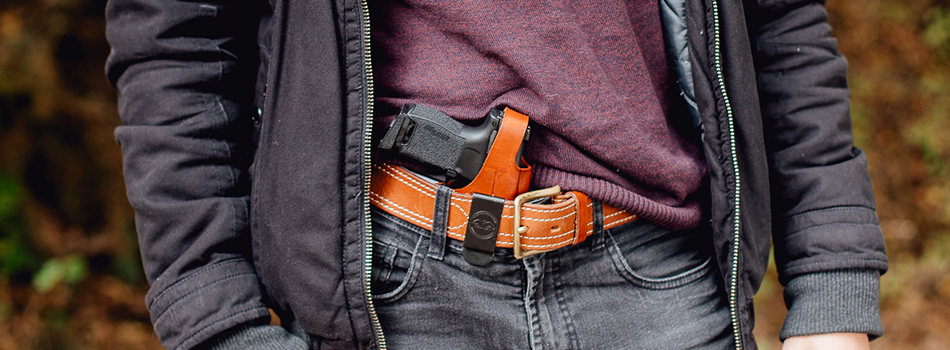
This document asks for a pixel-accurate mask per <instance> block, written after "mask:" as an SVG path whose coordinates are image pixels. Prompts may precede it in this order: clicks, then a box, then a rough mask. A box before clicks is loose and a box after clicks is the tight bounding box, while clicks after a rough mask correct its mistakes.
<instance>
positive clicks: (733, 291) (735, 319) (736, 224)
mask: <svg viewBox="0 0 950 350" xmlns="http://www.w3.org/2000/svg"><path fill="white" fill-rule="evenodd" d="M712 14H713V44H714V59H715V65H716V79H718V81H719V89H720V90H719V91H720V92H721V95H722V100H723V103H724V104H725V106H726V120H727V121H728V124H729V149H730V152H731V157H732V171H733V174H735V181H736V185H735V186H736V187H735V192H734V194H733V195H734V198H733V202H735V208H733V210H734V211H735V214H734V216H733V218H734V219H733V228H732V230H733V238H732V239H733V241H732V266H731V267H730V268H731V269H732V273H731V276H730V277H729V316H730V319H731V321H732V334H733V339H734V341H735V345H736V350H742V333H741V332H740V329H739V312H738V310H737V308H738V307H737V297H738V286H739V276H738V272H739V228H740V227H741V226H740V221H739V213H740V211H739V209H740V207H739V193H740V186H739V185H740V181H739V180H740V177H739V160H738V158H736V155H737V152H736V129H735V123H734V119H733V116H732V103H730V102H729V94H728V93H727V92H726V79H725V75H724V74H723V68H722V51H721V49H720V31H719V2H718V0H712Z"/></svg>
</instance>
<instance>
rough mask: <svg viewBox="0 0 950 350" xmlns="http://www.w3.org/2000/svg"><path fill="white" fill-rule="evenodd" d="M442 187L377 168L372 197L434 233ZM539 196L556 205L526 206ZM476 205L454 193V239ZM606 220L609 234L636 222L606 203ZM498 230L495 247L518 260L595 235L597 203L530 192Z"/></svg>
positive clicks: (508, 208)
mask: <svg viewBox="0 0 950 350" xmlns="http://www.w3.org/2000/svg"><path fill="white" fill-rule="evenodd" d="M437 186H438V185H437V184H435V183H432V182H430V181H427V180H425V179H423V178H421V177H420V176H419V175H416V174H414V173H412V172H410V171H408V170H406V169H404V168H402V167H399V166H394V165H389V164H382V165H374V166H373V181H372V183H371V186H370V194H369V195H370V197H369V198H370V201H371V202H372V203H373V205H375V206H376V207H378V208H379V209H381V210H383V211H385V212H387V213H389V214H392V215H394V216H396V217H398V218H400V219H403V220H405V221H407V222H410V223H413V224H415V225H417V226H419V227H422V228H424V229H426V230H430V231H431V230H432V214H433V208H434V207H435V198H436V189H437ZM537 197H551V198H552V202H553V203H552V204H532V203H523V202H524V201H527V200H530V199H531V198H537ZM516 203H518V204H519V205H516ZM471 204H472V195H471V194H465V193H457V192H453V193H452V194H451V200H450V201H449V207H450V210H449V215H448V227H447V230H446V231H447V232H448V236H449V237H451V238H453V239H457V240H460V241H464V240H465V232H466V226H467V225H468V220H469V211H470V207H471ZM603 216H604V221H603V227H604V229H609V228H612V227H616V226H619V225H621V224H623V223H627V222H630V221H633V220H635V219H636V218H637V217H636V215H633V214H630V213H627V212H625V211H623V210H620V209H617V208H614V207H612V206H609V205H607V204H604V205H603ZM516 227H520V228H521V229H520V230H519V229H516ZM498 231H499V232H498V240H497V241H496V243H495V246H496V247H501V248H513V249H514V250H515V256H516V257H518V258H521V257H523V256H527V255H531V254H536V253H542V252H547V251H551V250H555V249H558V248H561V247H565V246H568V245H574V244H577V243H580V242H583V241H584V239H586V238H587V237H588V236H590V235H591V234H593V232H594V215H593V204H592V202H591V200H590V199H589V198H588V197H587V196H586V195H584V194H582V193H580V192H573V191H572V192H567V193H563V194H562V193H560V188H558V187H557V186H555V187H552V188H549V189H546V190H539V191H532V192H528V193H525V194H522V195H520V196H518V197H517V198H515V200H514V201H511V200H506V201H505V204H504V210H503V211H502V218H501V223H500V224H499V230H498ZM516 242H518V244H517V245H516V244H515V243H516Z"/></svg>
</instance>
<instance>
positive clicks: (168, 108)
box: [107, 0, 887, 349]
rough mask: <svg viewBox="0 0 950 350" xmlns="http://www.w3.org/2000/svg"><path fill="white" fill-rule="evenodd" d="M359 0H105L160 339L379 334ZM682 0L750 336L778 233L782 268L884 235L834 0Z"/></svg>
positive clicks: (365, 344) (367, 338) (727, 275)
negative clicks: (262, 325)
mask: <svg viewBox="0 0 950 350" xmlns="http://www.w3.org/2000/svg"><path fill="white" fill-rule="evenodd" d="M365 6H366V4H365V3H361V2H359V1H355V0H338V1H319V0H311V1H301V0H271V3H270V4H267V3H264V4H259V3H255V2H251V1H237V2H226V1H217V0H216V1H209V2H207V3H200V2H192V1H169V0H110V2H109V5H108V9H107V20H108V38H109V41H110V43H111V44H112V47H113V51H112V53H111V55H110V58H109V61H108V64H107V72H108V76H109V78H110V79H111V80H112V81H113V83H114V84H115V85H116V87H117V88H118V89H119V92H120V95H119V96H120V101H119V106H120V107H119V108H120V114H121V116H122V119H123V121H124V122H125V125H124V126H120V127H119V128H117V129H116V138H117V140H118V141H119V143H120V145H121V147H122V151H123V155H124V161H125V163H124V166H125V168H124V169H125V176H126V182H127V189H128V196H129V199H130V201H131V202H132V204H133V205H134V206H135V208H136V224H137V229H138V231H139V237H140V241H139V243H140V245H141V251H142V258H143V261H144V264H145V269H146V273H147V276H148V280H149V282H150V283H151V290H150V291H149V294H148V297H147V303H148V308H149V310H150V312H151V314H152V319H153V322H154V325H155V328H156V332H157V334H158V336H159V338H160V339H161V340H162V343H163V344H164V345H165V346H166V347H168V348H174V349H179V348H190V347H193V346H195V345H196V344H199V343H200V342H202V341H204V340H207V339H209V338H210V337H211V336H213V335H215V334H219V333H221V332H222V331H224V330H226V329H229V328H232V327H234V326H236V325H239V324H242V323H247V322H249V321H252V320H259V319H261V318H266V317H268V311H267V309H268V308H272V309H274V310H275V311H276V312H277V313H278V314H279V315H280V316H281V318H282V319H283V320H290V319H293V320H295V321H296V322H297V324H299V325H300V326H301V327H302V328H303V329H304V330H306V331H307V332H308V333H309V334H310V335H311V337H312V338H313V339H314V343H315V344H319V347H321V348H351V347H354V348H374V347H378V346H379V345H380V343H379V341H380V340H382V339H383V338H384V337H383V336H380V333H379V332H380V331H379V326H378V322H376V318H375V315H374V311H373V310H374V309H373V306H372V300H371V293H370V292H369V290H368V288H369V282H368V281H369V273H370V272H371V266H370V264H371V258H370V257H369V256H368V252H369V250H370V249H371V247H372V243H371V235H372V231H371V229H370V217H369V201H368V199H367V196H366V193H367V192H368V188H369V181H370V178H369V173H370V171H369V166H370V165H369V160H370V153H371V151H372V147H371V146H370V137H371V134H372V115H373V104H372V101H373V81H372V74H371V73H372V60H371V58H372V56H371V54H370V49H371V47H370V43H369V36H368V35H369V34H368V33H369V29H368V23H370V22H369V21H368V11H367V9H366V7H365ZM685 6H686V8H685V25H686V28H687V31H686V36H685V37H684V39H685V42H686V43H687V46H688V51H686V52H688V55H687V57H688V58H687V61H688V66H689V67H691V77H689V78H691V79H692V88H693V91H691V93H692V94H693V95H694V96H693V99H694V102H695V107H696V108H695V111H696V112H697V116H698V117H699V120H700V121H701V126H702V130H703V142H704V146H705V148H704V149H705V154H706V158H707V162H708V164H709V174H710V175H709V177H710V181H709V190H710V196H709V200H710V216H711V219H710V221H711V225H712V228H713V231H714V244H715V250H716V253H717V258H718V259H717V260H718V262H719V264H720V267H721V270H722V271H723V278H724V280H725V281H726V288H727V289H728V291H727V293H729V295H730V299H731V300H732V302H733V303H732V305H731V306H732V307H733V311H734V316H735V318H736V321H735V324H734V327H737V328H738V329H739V330H740V333H739V334H741V340H742V341H743V343H744V345H745V346H746V347H753V348H754V342H753V341H752V336H751V334H752V326H753V324H754V320H753V312H752V296H753V294H754V292H755V290H757V289H758V286H759V284H760V282H761V280H762V276H763V274H764V272H765V269H766V266H767V259H768V256H769V249H770V237H772V238H774V243H775V257H776V262H777V265H778V269H779V272H780V278H781V280H782V281H783V283H785V282H787V281H789V280H791V279H793V278H795V277H797V276H801V275H803V274H808V273H813V272H822V271H833V270H845V269H865V270H867V269H872V270H877V271H881V272H883V271H884V270H885V269H886V268H887V260H886V257H885V256H884V243H883V237H882V235H881V232H880V228H879V225H878V223H877V217H876V214H875V212H874V200H873V194H872V191H871V185H870V180H869V178H868V175H867V171H866V166H867V165H866V159H865V156H864V155H863V153H862V152H861V151H860V150H858V149H856V148H854V147H853V146H852V135H851V131H850V119H849V114H848V113H849V112H848V109H849V107H848V97H849V93H848V89H847V87H846V81H845V70H846V63H845V60H844V58H843V57H842V56H841V55H840V54H839V53H838V51H837V48H836V43H835V41H834V39H832V38H831V36H830V27H829V26H828V25H827V22H826V18H825V17H826V14H825V10H824V7H823V4H822V2H821V1H804V0H803V1H795V0H760V1H751V0H746V1H739V0H719V1H718V3H717V2H714V1H712V0H702V1H688V2H686V4H685ZM681 42H682V40H681ZM681 63H683V62H681ZM683 78H684V79H685V78H686V77H683ZM315 347H316V345H315Z"/></svg>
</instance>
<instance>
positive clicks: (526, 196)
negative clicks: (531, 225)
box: [514, 185, 577, 259]
mask: <svg viewBox="0 0 950 350" xmlns="http://www.w3.org/2000/svg"><path fill="white" fill-rule="evenodd" d="M560 193H561V186H558V185H554V186H552V187H548V188H543V189H540V190H535V191H531V192H525V193H522V194H520V195H518V196H517V197H515V224H514V228H515V230H514V235H515V242H514V244H515V247H514V250H515V258H517V259H521V258H524V257H526V256H529V255H534V254H539V253H544V252H549V251H551V250H553V249H550V250H522V249H521V235H522V234H525V233H527V232H528V227H527V226H521V205H522V204H524V203H525V202H528V201H531V200H534V199H537V198H543V197H554V196H556V195H558V194H560ZM574 240H575V241H576V240H577V230H574Z"/></svg>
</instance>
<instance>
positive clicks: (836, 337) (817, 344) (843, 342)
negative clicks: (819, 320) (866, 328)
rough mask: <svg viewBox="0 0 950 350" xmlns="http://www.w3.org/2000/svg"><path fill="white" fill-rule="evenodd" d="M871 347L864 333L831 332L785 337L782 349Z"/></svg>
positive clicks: (864, 348)
mask: <svg viewBox="0 0 950 350" xmlns="http://www.w3.org/2000/svg"><path fill="white" fill-rule="evenodd" d="M870 348H871V344H870V341H869V340H868V335H867V334H864V333H829V334H816V335H805V336H798V337H791V338H788V339H785V343H783V344H782V350H815V349H835V350H867V349H870Z"/></svg>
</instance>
